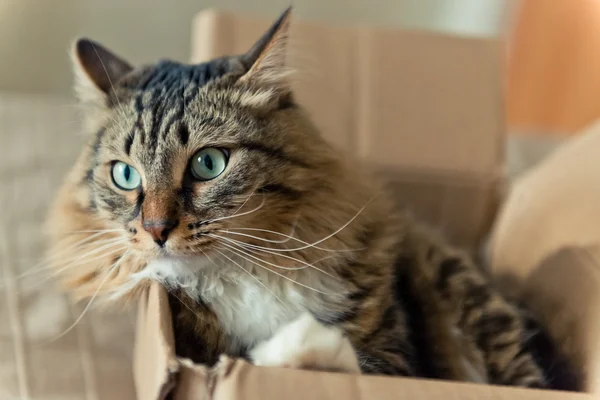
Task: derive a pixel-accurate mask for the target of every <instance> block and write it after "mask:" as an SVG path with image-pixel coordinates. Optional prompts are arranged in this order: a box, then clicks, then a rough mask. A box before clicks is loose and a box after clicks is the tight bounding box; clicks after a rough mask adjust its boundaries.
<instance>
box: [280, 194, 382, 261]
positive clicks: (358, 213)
mask: <svg viewBox="0 0 600 400" xmlns="http://www.w3.org/2000/svg"><path fill="white" fill-rule="evenodd" d="M375 197H377V196H375ZM375 197H373V198H371V200H369V201H368V202H367V204H365V205H364V206H363V207H362V208H361V209H360V210H358V212H357V213H356V214H355V215H354V216H353V217H352V218H351V219H350V220H349V221H348V222H346V223H345V224H344V225H342V226H341V227H340V228H339V229H338V230H336V231H335V232H333V233H332V234H330V235H327V236H325V237H324V238H322V239H319V240H317V241H316V242H314V243H307V244H306V245H305V246H302V247H296V248H295V249H279V250H278V251H282V252H288V251H299V250H304V249H308V248H317V249H321V248H320V247H317V246H316V245H317V244H319V243H323V242H324V241H326V240H328V239H330V238H332V237H333V236H335V235H337V234H338V233H340V232H341V231H343V230H344V229H346V228H347V227H348V225H350V224H351V223H352V222H353V221H354V220H355V219H356V218H358V216H359V215H360V214H361V213H362V212H363V211H364V210H365V208H367V206H368V205H369V204H370V203H371V202H372V201H373V200H374V199H375ZM321 250H325V249H321ZM326 251H330V250H326Z"/></svg>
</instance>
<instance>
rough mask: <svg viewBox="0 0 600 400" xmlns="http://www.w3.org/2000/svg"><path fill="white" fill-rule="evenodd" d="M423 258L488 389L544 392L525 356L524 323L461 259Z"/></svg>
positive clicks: (432, 253)
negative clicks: (482, 368)
mask: <svg viewBox="0 0 600 400" xmlns="http://www.w3.org/2000/svg"><path fill="white" fill-rule="evenodd" d="M426 253H427V254H421V256H422V257H423V258H424V259H425V260H422V261H424V263H423V265H424V266H425V268H427V269H428V270H429V272H430V273H433V276H431V278H432V279H431V281H430V282H431V289H432V290H433V291H434V292H436V294H437V295H438V296H439V297H438V300H439V301H440V302H441V306H442V307H443V308H444V309H445V310H447V312H448V318H449V321H450V322H451V324H452V325H453V326H454V327H455V328H458V329H457V331H458V333H459V335H462V336H463V339H466V341H467V342H469V343H472V344H475V346H476V347H477V349H478V350H479V351H480V356H481V358H482V359H483V362H484V364H485V368H486V370H487V380H488V381H489V382H490V383H495V384H501V385H511V386H525V387H545V386H546V382H545V379H544V375H543V372H542V370H541V368H540V367H539V366H538V365H537V363H536V361H535V360H534V358H533V356H532V354H531V353H530V352H529V351H528V350H527V346H526V341H527V339H528V333H527V332H526V329H525V324H524V318H523V317H522V315H521V314H520V312H519V311H518V310H517V308H516V307H514V306H513V305H512V304H511V303H510V302H508V301H507V300H506V299H505V298H504V297H503V296H502V295H501V294H500V293H499V292H498V291H497V290H496V289H495V288H494V287H493V286H492V285H491V283H490V281H489V280H488V279H487V277H486V276H484V274H483V272H482V271H481V270H479V269H478V267H477V266H476V265H475V264H474V263H473V262H472V261H471V259H470V258H469V257H467V256H465V255H463V254H459V253H454V252H453V251H451V250H449V249H446V248H443V247H439V248H435V247H434V248H433V249H430V250H429V251H426Z"/></svg>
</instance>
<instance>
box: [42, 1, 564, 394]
mask: <svg viewBox="0 0 600 400" xmlns="http://www.w3.org/2000/svg"><path fill="white" fill-rule="evenodd" d="M289 18H290V17H289V12H287V13H285V14H284V15H283V16H282V17H281V18H280V19H279V20H278V21H277V23H276V24H274V26H273V27H272V28H271V29H270V30H269V31H268V32H267V33H266V34H265V36H264V37H263V38H262V39H261V40H260V41H259V42H258V43H257V45H256V46H255V47H254V48H253V49H252V50H251V51H250V52H249V53H247V54H245V55H241V56H234V57H224V58H220V59H216V60H212V61H210V62H207V63H204V64H197V65H184V64H180V63H176V62H172V61H161V62H158V63H156V64H153V65H149V66H145V67H139V68H132V67H130V66H129V64H127V63H126V62H124V61H122V60H121V59H120V58H118V57H116V56H114V55H112V54H111V53H110V52H109V51H108V50H106V49H104V48H103V47H101V46H100V45H98V44H95V43H93V42H91V41H88V40H80V41H78V42H77V44H76V47H75V52H74V53H75V57H74V59H75V60H76V69H77V71H78V73H77V75H78V80H79V83H78V88H79V93H80V96H81V98H82V102H83V104H84V106H85V110H86V121H87V122H88V123H87V125H86V128H87V129H89V130H90V132H89V133H90V140H89V145H88V146H87V147H86V148H85V149H84V150H83V152H82V154H81V156H80V158H79V160H78V161H77V164H76V165H75V166H74V168H73V170H72V171H71V174H70V175H69V177H68V178H67V180H66V182H65V184H64V186H63V188H62V190H61V192H60V194H59V196H58V198H57V200H56V202H55V204H54V207H53V209H52V212H51V215H50V219H49V224H48V227H49V231H50V238H51V257H52V259H53V260H54V263H55V266H56V268H57V269H58V270H61V276H62V277H63V279H64V281H65V283H66V285H67V286H68V287H69V288H70V289H71V290H72V291H73V293H74V295H75V296H76V297H77V298H85V297H96V296H99V298H111V299H115V298H119V299H125V301H126V302H127V301H130V300H131V299H134V298H135V297H136V295H137V294H138V293H140V290H141V289H143V288H144V287H145V285H147V283H148V282H149V280H152V279H154V280H158V281H160V282H161V283H163V284H164V285H165V286H166V287H167V288H168V289H169V292H170V294H171V297H170V299H171V308H172V310H173V318H174V325H175V328H176V329H175V331H176V338H177V340H176V343H177V351H178V353H179V354H180V355H183V356H187V357H190V358H192V359H194V360H196V361H202V362H206V363H209V364H211V363H214V362H215V361H216V360H217V357H218V356H219V354H221V353H228V354H230V355H233V356H246V355H247V352H248V350H249V349H250V348H251V347H252V346H254V345H256V344H257V343H258V342H260V341H263V340H265V339H268V338H269V336H270V335H272V334H273V333H274V332H275V331H276V330H277V329H278V328H279V327H281V326H283V325H284V324H286V323H288V322H290V321H292V320H294V319H295V318H296V317H298V316H299V315H301V314H302V313H303V312H306V311H308V312H310V313H311V314H312V315H313V316H315V317H316V318H317V319H318V320H319V321H321V322H322V323H323V324H325V325H328V326H335V327H339V328H340V329H342V330H343V332H344V333H345V334H346V335H347V337H348V338H349V339H350V341H351V343H352V345H353V347H354V349H355V351H356V353H357V355H358V358H359V361H360V363H361V368H362V370H363V372H365V373H375V374H388V375H406V376H409V375H418V376H427V377H435V378H444V379H455V380H474V381H480V382H490V383H496V384H504V385H518V386H526V387H547V386H552V384H553V383H552V382H551V381H550V380H549V379H548V378H549V375H547V374H546V373H545V372H544V369H543V365H541V364H539V363H538V362H537V361H536V358H535V357H534V353H533V351H532V350H531V349H530V348H529V347H528V346H529V343H530V342H531V338H532V337H536V335H537V334H536V333H533V334H532V333H531V331H530V330H529V329H526V326H525V318H524V314H523V313H522V312H521V311H519V309H518V308H516V306H514V305H513V304H511V303H510V302H509V301H507V300H506V299H505V298H504V297H503V296H502V295H501V294H500V293H499V292H498V291H497V290H496V289H495V288H494V287H493V285H492V284H491V283H490V282H489V280H488V279H487V278H486V277H485V276H484V275H483V274H482V272H481V271H480V270H479V269H478V268H477V267H476V266H475V265H474V264H473V262H472V261H471V259H470V258H469V257H468V256H467V255H466V254H463V253H461V252H459V251H457V250H455V249H453V248H450V247H448V246H447V245H446V244H445V243H444V242H443V241H442V240H441V239H439V238H438V237H436V236H435V235H434V234H432V233H430V232H429V231H427V230H426V229H425V228H423V227H422V226H421V224H419V223H418V222H415V221H413V220H412V219H411V218H410V217H409V216H408V214H406V213H403V212H398V211H397V210H396V209H395V206H394V203H393V201H392V200H391V198H390V197H389V195H388V194H387V193H386V192H385V190H384V189H383V188H382V186H380V185H379V183H377V180H376V179H374V177H373V176H371V175H369V174H368V173H366V172H365V171H364V169H365V168H364V166H363V165H362V164H361V163H360V162H356V161H354V160H352V159H350V158H346V157H345V156H344V155H342V154H341V153H340V152H338V151H337V150H335V149H333V148H332V147H330V145H329V144H327V142H326V141H324V140H323V139H322V138H321V136H320V134H319V132H318V131H317V129H316V128H315V126H314V125H313V124H312V123H311V121H310V118H309V117H308V116H307V115H306V114H305V112H304V111H303V109H302V108H301V107H299V106H298V105H297V104H295V103H294V99H293V95H292V93H291V91H290V88H289V86H288V84H287V83H286V79H285V76H286V73H285V63H284V60H283V55H284V54H285V51H284V50H285V43H286V38H287V29H288V25H289ZM107 78H109V79H107ZM205 147H218V148H222V149H226V151H227V154H228V157H229V163H228V166H227V169H226V170H225V172H224V173H223V174H222V175H221V176H219V177H218V178H216V179H214V180H212V181H208V182H200V181H198V180H196V179H195V178H194V177H193V176H192V174H191V173H190V159H191V157H192V156H193V155H194V154H195V153H196V152H197V151H198V150H199V149H202V148H205ZM115 161H123V162H126V163H128V164H130V165H132V166H133V167H135V168H136V169H137V170H138V171H139V172H140V174H141V176H142V186H141V187H140V188H139V189H136V190H133V191H130V192H125V191H123V190H120V189H118V188H117V187H116V186H115V185H114V184H113V182H112V180H111V177H110V168H111V165H112V164H113V163H114V162H115ZM155 217H157V218H158V217H165V218H166V217H168V218H171V219H173V220H174V221H176V224H175V226H174V228H173V229H172V230H171V232H170V234H169V239H168V241H167V242H166V244H165V246H164V247H163V248H161V247H159V246H157V245H156V244H155V243H154V241H153V240H152V238H151V237H150V235H149V234H148V233H147V232H146V231H145V230H144V225H143V224H144V221H145V220H148V219H149V218H155ZM110 240H112V242H111V241H110ZM98 249H104V250H101V251H98V252H97V253H96V254H95V255H94V256H90V252H94V251H97V250H98ZM69 264H70V266H69Z"/></svg>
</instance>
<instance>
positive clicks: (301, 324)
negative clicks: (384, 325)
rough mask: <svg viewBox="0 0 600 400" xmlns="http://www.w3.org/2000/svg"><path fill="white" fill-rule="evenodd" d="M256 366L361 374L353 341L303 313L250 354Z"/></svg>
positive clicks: (333, 328) (339, 331) (334, 328)
mask: <svg viewBox="0 0 600 400" xmlns="http://www.w3.org/2000/svg"><path fill="white" fill-rule="evenodd" d="M249 356H250V359H251V360H252V361H253V362H254V364H256V365H262V366H273V367H288V368H300V369H316V370H323V371H338V372H351V373H360V367H359V364H358V358H357V356H356V352H355V351H354V349H353V347H352V344H351V343H350V340H348V338H347V337H346V336H344V334H343V332H342V331H341V330H340V329H338V328H336V327H329V326H325V325H323V324H321V323H320V322H318V321H317V320H316V319H315V318H314V317H313V316H312V315H311V314H308V313H306V314H303V315H301V316H300V317H299V318H298V319H296V320H295V321H293V322H291V323H289V324H287V325H285V326H283V327H282V328H281V329H280V330H279V331H277V332H276V333H275V335H273V337H272V338H271V339H269V340H267V341H265V342H263V343H260V344H258V345H257V346H256V347H255V348H254V349H253V350H251V351H250V353H249Z"/></svg>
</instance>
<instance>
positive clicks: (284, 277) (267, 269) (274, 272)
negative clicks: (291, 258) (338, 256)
mask: <svg viewBox="0 0 600 400" xmlns="http://www.w3.org/2000/svg"><path fill="white" fill-rule="evenodd" d="M223 245H225V246H227V247H229V251H231V252H232V253H233V254H236V255H237V256H238V257H241V258H243V259H244V260H246V261H248V262H251V263H252V264H254V265H256V266H258V267H260V268H263V269H265V270H266V271H269V272H271V273H273V274H275V275H277V276H280V277H282V278H283V279H286V280H288V281H290V282H292V283H294V284H296V285H298V286H301V287H303V288H306V289H309V290H312V291H314V292H317V293H320V294H323V295H326V296H335V293H327V292H323V291H321V290H318V289H315V288H312V287H310V286H308V285H305V284H303V283H300V282H298V281H295V280H294V279H292V278H290V277H288V276H285V275H283V274H281V273H279V272H277V271H273V270H272V269H270V268H267V267H265V266H264V265H261V264H259V263H257V262H256V261H254V260H252V259H249V258H248V257H245V255H244V252H243V251H241V250H239V249H237V248H236V247H233V246H231V245H228V244H227V243H223Z"/></svg>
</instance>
